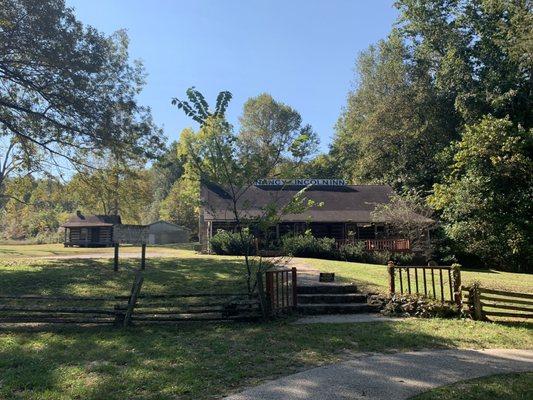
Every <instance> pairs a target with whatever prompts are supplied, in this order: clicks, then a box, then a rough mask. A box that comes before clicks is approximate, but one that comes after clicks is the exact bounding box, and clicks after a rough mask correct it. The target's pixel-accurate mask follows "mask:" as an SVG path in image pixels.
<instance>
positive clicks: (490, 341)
mask: <svg viewBox="0 0 533 400" xmlns="http://www.w3.org/2000/svg"><path fill="white" fill-rule="evenodd" d="M174 251H175V252H176V257H173V258H150V259H149V260H148V263H147V269H146V272H145V283H144V285H143V292H144V293H154V294H156V293H157V294H162V293H172V292H176V291H179V292H201V291H209V292H235V291H241V290H242V289H243V288H244V276H243V266H242V262H241V261H240V259H239V258H238V257H218V256H205V255H197V254H195V253H193V252H192V251H188V250H179V249H176V250H174ZM312 262H315V261H312ZM316 262H320V263H322V262H323V261H316ZM332 263H333V262H332ZM137 264H138V261H136V260H124V262H123V264H122V266H121V269H120V271H119V272H118V273H114V272H113V271H112V260H109V259H66V260H61V259H58V260H52V259H41V260H39V259H37V258H35V259H31V260H30V259H27V258H0V282H1V284H0V295H5V294H15V295H20V294H36V293H40V294H46V295H98V296H100V295H106V296H107V295H116V294H127V293H128V292H129V290H130V287H131V283H132V280H133V269H134V268H135V267H136V266H137ZM336 265H337V267H338V268H339V271H342V272H339V274H341V276H342V277H343V279H354V278H355V279H356V278H358V277H359V276H360V271H362V270H364V268H363V266H361V265H356V264H346V263H337V264H336ZM352 268H353V271H352ZM368 268H372V270H371V271H372V274H378V271H381V270H382V269H381V267H376V266H374V267H372V266H369V267H368ZM348 271H351V272H348ZM382 271H383V273H385V271H384V269H383V270H382ZM335 272H337V271H335ZM376 276H377V275H376ZM366 279H368V278H366ZM376 282H377V279H376ZM291 322H292V319H290V318H289V319H287V320H279V321H276V322H272V323H211V324H208V323H202V324H200V323H184V324H179V325H166V326H165V325H161V326H147V325H145V326H136V327H131V328H128V329H126V330H124V329H119V328H114V327H110V326H98V327H90V326H18V327H13V326H4V327H2V328H0V371H1V373H0V399H54V400H55V399H72V398H83V399H102V398H105V399H125V398H127V399H177V398H179V399H208V398H217V397H221V396H223V395H225V394H228V393H231V392H234V391H237V390H239V389H241V388H243V387H246V386H249V385H254V384H256V383H258V382H261V381H264V380H266V379H269V378H273V377H278V376H281V375H287V374H290V373H292V372H295V371H299V370H302V369H305V368H309V367H312V366H317V365H321V364H324V363H331V362H335V361H338V360H342V359H345V358H346V357H347V356H349V355H353V354H354V353H355V352H362V351H380V352H381V351H383V352H390V351H403V350H413V349H426V348H533V335H532V330H531V328H532V326H531V325H527V324H523V323H511V324H492V323H484V322H474V321H467V320H437V319H433V320H415V319H407V320H400V321H395V322H379V323H369V324H358V325H354V324H316V325H307V326H305V327H303V326H301V325H293V324H291Z"/></svg>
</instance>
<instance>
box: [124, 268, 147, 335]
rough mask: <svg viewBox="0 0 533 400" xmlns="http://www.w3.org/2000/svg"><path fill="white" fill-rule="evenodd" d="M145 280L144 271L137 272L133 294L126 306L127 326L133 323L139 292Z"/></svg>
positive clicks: (125, 322)
mask: <svg viewBox="0 0 533 400" xmlns="http://www.w3.org/2000/svg"><path fill="white" fill-rule="evenodd" d="M143 280H144V277H143V276H142V273H141V272H137V273H136V274H135V281H134V282H133V286H132V288H131V294H130V298H129V300H128V307H127V308H126V314H125V315H124V326H125V327H126V326H128V325H129V324H130V323H131V316H132V315H133V309H134V308H135V305H136V304H137V297H138V296H139V293H140V291H141V287H142V284H143Z"/></svg>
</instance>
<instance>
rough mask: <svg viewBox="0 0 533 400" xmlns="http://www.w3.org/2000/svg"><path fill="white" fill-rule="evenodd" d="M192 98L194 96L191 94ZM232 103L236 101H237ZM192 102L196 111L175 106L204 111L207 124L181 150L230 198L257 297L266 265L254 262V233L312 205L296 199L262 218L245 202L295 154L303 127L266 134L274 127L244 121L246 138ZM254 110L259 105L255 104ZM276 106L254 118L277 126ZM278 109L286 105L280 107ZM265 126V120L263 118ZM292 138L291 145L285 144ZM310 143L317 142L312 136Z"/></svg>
mask: <svg viewBox="0 0 533 400" xmlns="http://www.w3.org/2000/svg"><path fill="white" fill-rule="evenodd" d="M189 92H190V90H189V91H188V94H189ZM223 93H225V92H222V93H221V94H219V96H218V98H219V99H220V98H221V97H222V96H223ZM189 97H191V96H189ZM229 97H230V98H231V95H230V96H229ZM266 100H268V99H266ZM191 101H192V102H193V104H194V105H193V106H183V104H184V102H182V101H179V100H176V99H175V100H174V103H175V104H178V106H179V105H181V107H180V108H183V109H184V111H185V113H186V114H188V115H189V112H188V111H187V110H192V109H193V107H194V109H197V110H202V113H203V114H204V115H205V116H206V117H205V119H203V120H201V121H198V122H201V124H202V125H201V127H200V130H199V131H198V132H197V133H192V132H190V133H189V134H188V135H186V136H185V137H183V138H182V139H180V144H181V145H182V147H183V148H184V149H185V153H186V154H187V160H188V163H190V166H191V167H192V168H193V170H194V171H195V173H196V174H197V176H198V177H199V178H200V180H201V181H202V182H203V183H206V184H214V185H217V186H218V187H219V188H221V189H222V190H224V191H225V192H226V194H227V199H228V210H227V211H228V212H229V213H230V215H232V216H233V217H234V221H235V228H236V230H237V232H238V233H239V235H240V243H241V248H243V249H244V263H245V267H246V283H247V287H248V292H249V293H250V294H252V292H253V291H254V289H255V282H254V281H255V274H254V272H255V270H256V269H257V268H258V269H260V268H261V267H262V266H263V265H264V264H263V263H262V262H261V259H259V262H258V263H256V262H255V260H253V259H252V257H251V256H252V250H253V243H252V238H253V236H252V235H250V234H249V232H250V231H251V228H252V227H254V226H260V227H261V228H264V229H266V228H267V227H268V226H270V225H271V224H272V223H273V221H275V220H276V219H277V218H279V216H280V215H281V214H283V213H284V212H286V211H287V210H289V209H290V210H291V211H293V212H297V210H298V209H299V208H300V207H303V206H305V205H306V199H304V198H303V197H302V196H296V197H295V198H294V199H293V200H292V201H290V202H289V203H288V204H287V205H285V206H283V207H279V206H278V205H276V203H275V202H273V203H272V204H270V205H268V206H267V207H265V208H264V209H263V210H262V212H260V213H259V215H257V214H256V215H249V213H248V211H249V210H250V207H251V206H252V205H247V204H244V203H243V202H242V201H241V198H242V195H243V194H244V193H245V192H246V191H247V190H249V188H250V187H251V186H252V185H253V184H254V183H255V182H256V181H257V180H258V179H260V178H263V177H265V176H269V175H270V174H271V173H272V172H273V171H275V170H276V168H277V166H278V165H279V164H280V163H281V162H282V157H281V156H280V155H284V154H289V153H291V152H292V149H291V145H292V144H293V141H294V140H296V139H297V137H294V136H293V135H294V133H293V132H294V130H295V129H296V128H297V125H299V124H295V121H294V120H292V122H291V123H292V125H287V126H288V127H287V128H284V129H274V130H272V131H266V130H264V131H261V130H259V128H268V127H269V125H268V124H264V123H257V125H252V124H247V123H248V121H250V120H249V119H244V121H245V126H246V127H247V129H245V130H243V131H242V132H241V133H240V134H236V133H235V132H234V130H233V127H232V126H231V125H230V124H229V123H228V122H227V121H226V119H225V118H223V117H222V116H221V114H216V113H213V112H210V111H209V108H208V106H207V103H206V102H205V100H204V99H203V96H201V95H199V96H197V97H196V98H192V99H191ZM196 103H198V104H196ZM217 103H218V102H217ZM249 104H250V105H253V103H249ZM271 106H272V102H271V101H267V107H266V112H265V113H263V111H265V109H263V108H262V107H259V108H258V113H257V114H254V113H251V114H252V115H259V116H261V115H263V116H264V115H266V118H267V120H269V121H275V120H276V119H275V118H272V117H271V115H272V114H271V113H270V112H269V110H270V107H271ZM277 106H280V105H279V104H278V105H277ZM217 108H218V106H217ZM281 108H282V109H283V110H284V111H289V109H287V108H284V107H283V106H281ZM252 109H254V110H255V107H252ZM245 114H246V113H245ZM280 120H281V119H280ZM259 121H261V122H262V120H261V118H259ZM283 121H285V122H286V119H283ZM254 122H255V121H254ZM280 126H281V124H280ZM251 129H258V130H257V132H256V135H257V136H258V137H260V138H261V137H270V138H271V142H272V143H273V144H274V146H272V147H270V148H269V151H271V152H272V154H273V155H274V156H267V157H265V155H264V154H263V152H264V151H265V146H264V145H262V144H261V140H259V141H256V140H255V138H254V137H253V136H254V131H252V130H251ZM287 136H288V137H289V138H291V139H280V138H279V137H282V138H285V137H287ZM309 138H311V137H310V136H309ZM254 160H255V162H254ZM205 206H208V205H205Z"/></svg>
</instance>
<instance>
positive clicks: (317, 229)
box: [207, 221, 411, 252]
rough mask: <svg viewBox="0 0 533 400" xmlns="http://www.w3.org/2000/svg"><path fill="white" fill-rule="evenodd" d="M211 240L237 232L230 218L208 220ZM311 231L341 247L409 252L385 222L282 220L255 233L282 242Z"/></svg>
mask: <svg viewBox="0 0 533 400" xmlns="http://www.w3.org/2000/svg"><path fill="white" fill-rule="evenodd" d="M207 224H208V227H207V228H208V229H207V233H208V240H210V239H211V238H212V237H213V235H215V234H216V233H217V231H218V230H219V229H223V230H226V231H235V229H236V228H235V223H234V222H230V221H208V222H207ZM308 230H310V231H311V233H312V234H313V236H314V237H317V238H323V237H328V238H332V239H335V241H336V243H337V245H338V246H341V245H344V244H347V243H355V242H359V241H362V242H364V244H365V249H366V250H367V251H393V252H409V251H411V244H410V241H409V240H408V239H405V238H399V237H397V235H395V232H394V231H393V230H392V229H391V228H390V227H389V226H388V225H386V224H376V223H371V222H368V223H360V222H358V223H355V222H281V223H279V224H277V225H276V226H273V227H271V228H269V230H268V232H264V231H260V230H259V229H257V230H256V231H255V232H254V235H255V236H256V237H258V238H260V239H261V240H262V241H268V242H270V243H275V244H279V243H280V242H281V238H282V237H283V236H286V235H303V234H305V233H306V232H307V231H308Z"/></svg>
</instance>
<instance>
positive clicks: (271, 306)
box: [257, 268, 298, 318]
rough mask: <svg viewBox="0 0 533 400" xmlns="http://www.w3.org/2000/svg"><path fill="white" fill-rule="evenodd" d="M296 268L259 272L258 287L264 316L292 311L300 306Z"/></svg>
mask: <svg viewBox="0 0 533 400" xmlns="http://www.w3.org/2000/svg"><path fill="white" fill-rule="evenodd" d="M296 287H297V273H296V268H292V269H288V268H283V269H273V270H268V271H266V272H264V273H262V272H258V273H257V289H258V294H259V299H260V303H261V310H262V312H263V317H265V318H266V317H273V316H276V315H279V314H282V313H288V312H292V311H294V310H295V309H296V307H297V306H298V297H297V289H296Z"/></svg>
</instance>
